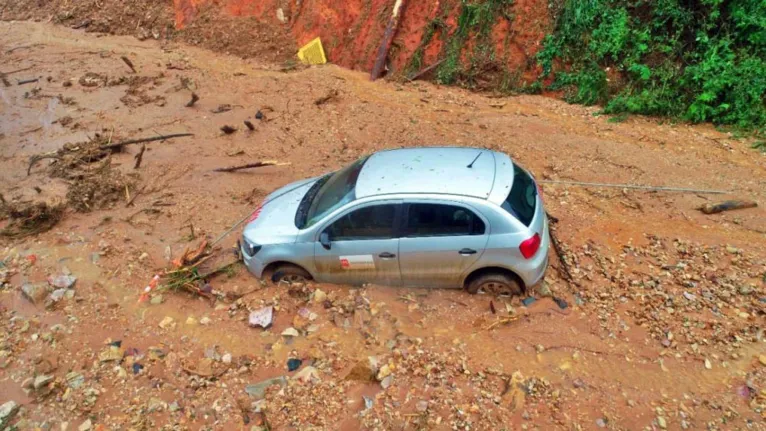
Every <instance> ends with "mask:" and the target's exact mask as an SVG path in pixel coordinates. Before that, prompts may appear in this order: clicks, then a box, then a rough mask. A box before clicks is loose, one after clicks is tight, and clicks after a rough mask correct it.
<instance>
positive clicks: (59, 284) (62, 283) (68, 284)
mask: <svg viewBox="0 0 766 431" xmlns="http://www.w3.org/2000/svg"><path fill="white" fill-rule="evenodd" d="M76 281H77V277H75V276H73V275H70V274H61V275H56V276H50V277H48V283H49V284H50V285H51V286H53V287H55V288H56V289H70V288H72V287H73V286H74V284H75V282H76Z"/></svg>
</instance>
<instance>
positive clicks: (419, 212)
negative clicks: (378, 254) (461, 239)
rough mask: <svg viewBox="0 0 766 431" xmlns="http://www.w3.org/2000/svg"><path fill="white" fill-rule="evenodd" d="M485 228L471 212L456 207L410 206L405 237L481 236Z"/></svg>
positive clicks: (434, 205)
mask: <svg viewBox="0 0 766 431" xmlns="http://www.w3.org/2000/svg"><path fill="white" fill-rule="evenodd" d="M485 229H486V226H485V225H484V222H483V221H482V220H481V219H480V218H479V216H477V215H476V214H475V213H474V212H473V211H471V210H469V209H467V208H464V207H461V206H456V205H442V204H411V205H410V206H409V213H408V215H407V229H406V236H407V237H410V238H412V237H423V236H462V235H483V234H484V232H485Z"/></svg>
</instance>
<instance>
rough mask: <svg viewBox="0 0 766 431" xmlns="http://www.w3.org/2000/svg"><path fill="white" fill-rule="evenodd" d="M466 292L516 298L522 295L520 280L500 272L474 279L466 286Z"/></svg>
mask: <svg viewBox="0 0 766 431" xmlns="http://www.w3.org/2000/svg"><path fill="white" fill-rule="evenodd" d="M465 290H466V291H468V293H471V294H474V295H476V294H486V295H493V296H500V295H508V296H516V295H521V293H522V288H521V283H519V280H517V279H516V278H515V277H512V276H509V275H507V274H503V273H500V272H491V273H488V274H484V275H480V276H478V277H476V278H474V279H473V280H471V281H470V282H469V283H468V284H467V285H466V286H465Z"/></svg>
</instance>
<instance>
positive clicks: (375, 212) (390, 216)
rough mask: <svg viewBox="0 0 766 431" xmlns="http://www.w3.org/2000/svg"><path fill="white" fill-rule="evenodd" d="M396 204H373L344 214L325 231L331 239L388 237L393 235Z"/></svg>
mask: <svg viewBox="0 0 766 431" xmlns="http://www.w3.org/2000/svg"><path fill="white" fill-rule="evenodd" d="M395 218H396V205H373V206H367V207H364V208H360V209H358V210H355V211H351V212H350V213H348V214H346V215H344V216H343V217H341V218H339V219H338V220H336V221H335V222H334V223H333V224H331V225H330V226H329V227H328V228H327V229H325V232H327V233H328V234H329V235H330V239H331V240H336V241H337V240H365V239H390V238H393V237H394V219H395Z"/></svg>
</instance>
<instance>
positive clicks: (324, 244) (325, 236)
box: [319, 232, 332, 250]
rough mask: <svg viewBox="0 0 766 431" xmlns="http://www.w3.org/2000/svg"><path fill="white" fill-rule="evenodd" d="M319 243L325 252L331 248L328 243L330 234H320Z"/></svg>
mask: <svg viewBox="0 0 766 431" xmlns="http://www.w3.org/2000/svg"><path fill="white" fill-rule="evenodd" d="M319 243H320V244H322V247H324V248H325V250H329V249H330V248H331V247H332V244H331V243H330V234H328V233H327V232H322V233H320V234H319Z"/></svg>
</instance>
